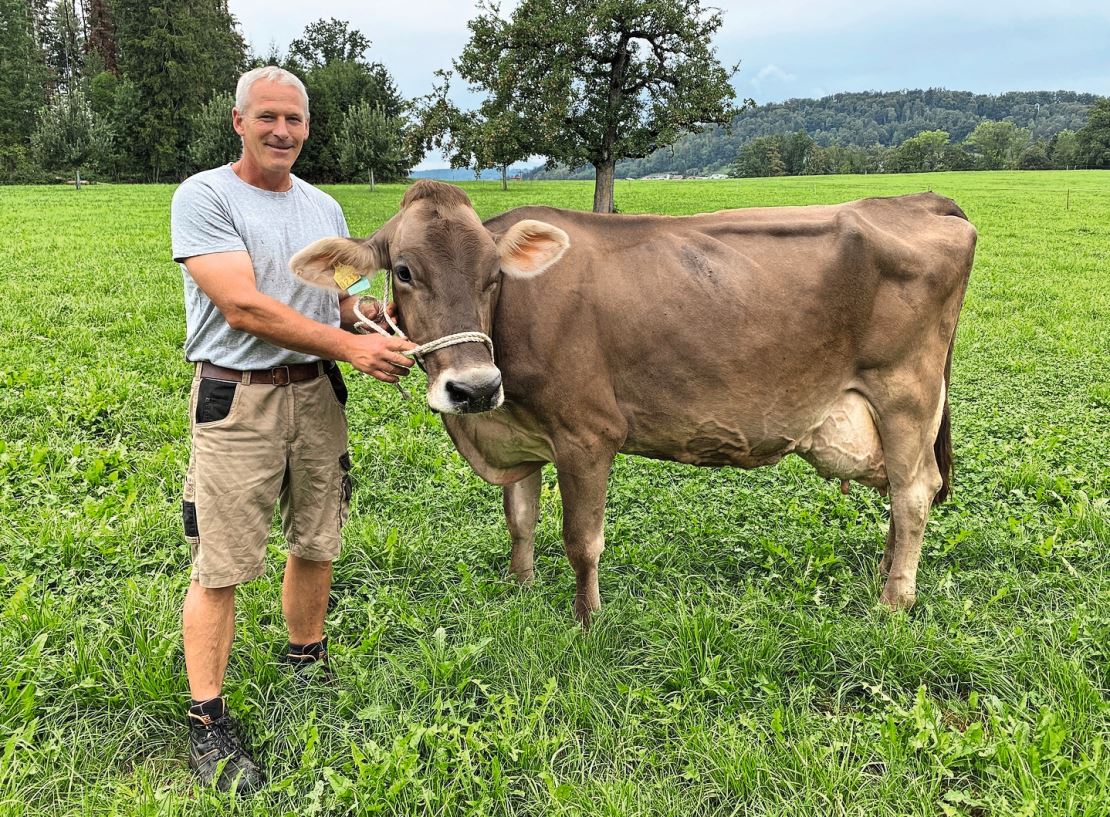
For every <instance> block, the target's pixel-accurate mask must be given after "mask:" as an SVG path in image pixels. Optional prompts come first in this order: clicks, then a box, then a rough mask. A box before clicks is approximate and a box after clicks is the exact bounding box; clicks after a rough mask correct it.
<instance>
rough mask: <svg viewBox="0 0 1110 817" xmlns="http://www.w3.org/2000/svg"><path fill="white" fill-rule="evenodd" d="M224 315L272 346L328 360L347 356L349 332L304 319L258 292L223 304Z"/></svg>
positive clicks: (243, 330) (243, 329)
mask: <svg viewBox="0 0 1110 817" xmlns="http://www.w3.org/2000/svg"><path fill="white" fill-rule="evenodd" d="M348 300H350V299H348ZM348 309H350V305H348ZM224 317H225V318H226V319H227V322H228V324H230V325H231V327H232V328H233V329H238V330H239V331H241V332H247V333H248V334H251V335H254V336H255V337H258V338H262V339H263V340H265V341H267V342H269V343H272V344H273V345H275V346H280V347H282V348H284V349H292V350H293V351H296V352H304V353H305V354H309V355H317V356H319V357H322V358H326V359H328V360H349V359H350V357H349V354H348V342H349V340H350V335H349V334H347V333H346V332H344V331H343V330H342V329H339V328H337V327H334V326H328V325H326V324H323V323H319V322H318V321H314V320H312V319H311V318H306V317H305V316H304V315H302V314H301V313H299V312H297V311H296V310H295V309H293V308H292V307H289V306H286V305H285V304H283V303H281V302H280V301H276V300H274V299H273V298H271V297H269V296H267V295H263V294H262V293H260V292H257V291H255V292H254V293H253V295H252V296H251V297H248V298H244V299H243V300H241V301H239V302H237V303H235V304H234V305H233V306H230V307H227V308H226V312H225V314H224Z"/></svg>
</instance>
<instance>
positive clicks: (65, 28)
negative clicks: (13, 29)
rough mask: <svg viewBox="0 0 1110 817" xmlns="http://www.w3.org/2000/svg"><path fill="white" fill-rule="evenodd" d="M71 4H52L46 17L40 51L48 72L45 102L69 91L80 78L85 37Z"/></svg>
mask: <svg viewBox="0 0 1110 817" xmlns="http://www.w3.org/2000/svg"><path fill="white" fill-rule="evenodd" d="M81 28H82V26H81V21H80V19H79V17H78V14H77V7H76V4H75V3H74V0H55V3H54V5H53V6H52V7H51V8H50V10H49V12H48V13H47V17H46V24H45V28H44V29H43V32H42V37H43V40H42V48H43V51H44V52H45V54H46V66H47V69H48V71H49V78H48V87H49V91H48V94H47V96H48V98H53V96H54V93H55V92H58V91H61V92H63V93H64V92H68V91H72V90H73V89H74V88H75V87H76V86H77V82H78V77H80V76H81V69H82V63H83V58H84V36H83V32H82V30H81Z"/></svg>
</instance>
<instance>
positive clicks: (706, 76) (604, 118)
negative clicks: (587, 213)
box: [455, 0, 738, 213]
mask: <svg viewBox="0 0 1110 817" xmlns="http://www.w3.org/2000/svg"><path fill="white" fill-rule="evenodd" d="M479 10H480V12H481V13H480V14H479V15H478V16H477V17H476V18H474V19H473V20H471V21H470V22H469V23H468V24H467V25H468V26H469V28H470V32H471V37H470V41H469V42H468V43H467V45H466V47H465V48H464V49H463V53H462V55H461V56H460V57H459V59H458V60H457V61H456V62H455V67H456V70H457V71H458V72H459V75H460V76H462V77H463V78H464V79H465V80H466V81H467V82H469V83H470V84H471V87H472V88H473V89H474V90H478V91H484V92H485V93H486V95H487V96H488V97H489V99H490V100H492V104H493V105H494V106H495V108H496V110H498V111H502V110H503V111H511V112H512V113H513V114H515V116H516V120H515V121H516V122H517V123H519V124H520V125H521V126H524V127H526V129H527V132H525V133H522V134H521V135H520V139H521V141H522V142H527V143H534V144H536V145H537V146H540V147H541V148H542V149H541V150H537V151H536V152H538V153H543V154H545V155H546V156H547V158H548V164H549V166H554V165H555V164H557V163H560V162H561V163H563V164H566V165H568V166H569V167H578V166H581V165H584V164H590V165H593V167H594V174H595V186H594V211H595V212H603V213H608V212H611V211H612V210H613V180H614V177H615V170H616V164H617V161H618V160H620V159H624V158H627V157H633V158H636V157H642V156H646V155H648V154H649V153H651V152H653V151H654V150H655V149H656V148H659V147H661V146H664V145H670V144H672V143H673V142H674V141H675V140H676V139H677V138H678V136H679V135H680V134H681V133H682V132H684V131H696V130H700V129H702V128H704V127H705V126H707V125H711V124H721V125H724V124H728V123H729V122H730V121H731V119H732V117H733V116H734V115H735V114H736V113H737V111H738V109H737V108H735V107H734V106H733V104H732V100H733V99H734V96H735V94H734V92H733V90H732V87H731V86H730V85H729V77H730V76H731V75H732V73H734V72H735V68H734V69H733V71H732V72H730V71H729V70H727V69H726V68H724V67H723V66H722V65H721V64H720V63H719V62H718V60H717V57H716V52H715V50H714V49H713V48H712V47H711V46H710V40H711V39H712V37H713V35H714V34H715V33H716V32H717V30H718V29H719V28H720V27H721V22H722V20H721V15H720V13H719V12H717V11H714V10H710V9H703V8H702V5H701V2H700V0H522V2H521V3H520V4H519V5H518V6H517V7H516V8H515V9H514V10H513V12H512V15H511V17H510V19H508V20H506V19H504V18H503V17H502V16H501V13H500V8H499V6H498V5H497V3H496V0H483V1H482V2H481V3H480V4H479Z"/></svg>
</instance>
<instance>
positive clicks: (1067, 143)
mask: <svg viewBox="0 0 1110 817" xmlns="http://www.w3.org/2000/svg"><path fill="white" fill-rule="evenodd" d="M1048 159H1049V161H1050V162H1052V166H1053V167H1055V168H1061V169H1063V170H1073V169H1074V168H1075V167H1076V166H1077V165H1078V164H1079V163H1080V160H1081V159H1080V150H1079V139H1078V137H1076V135H1075V131H1071V130H1062V131H1060V132H1059V133H1057V134H1055V135H1054V136H1053V137H1052V138H1051V139H1050V140H1049V141H1048Z"/></svg>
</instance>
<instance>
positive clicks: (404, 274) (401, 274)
mask: <svg viewBox="0 0 1110 817" xmlns="http://www.w3.org/2000/svg"><path fill="white" fill-rule="evenodd" d="M393 274H394V275H395V276H397V280H398V281H400V282H401V283H402V284H411V283H412V273H411V272H410V271H409V268H408V267H406V266H404V265H403V264H401V265H399V266H396V267H394V268H393Z"/></svg>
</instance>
